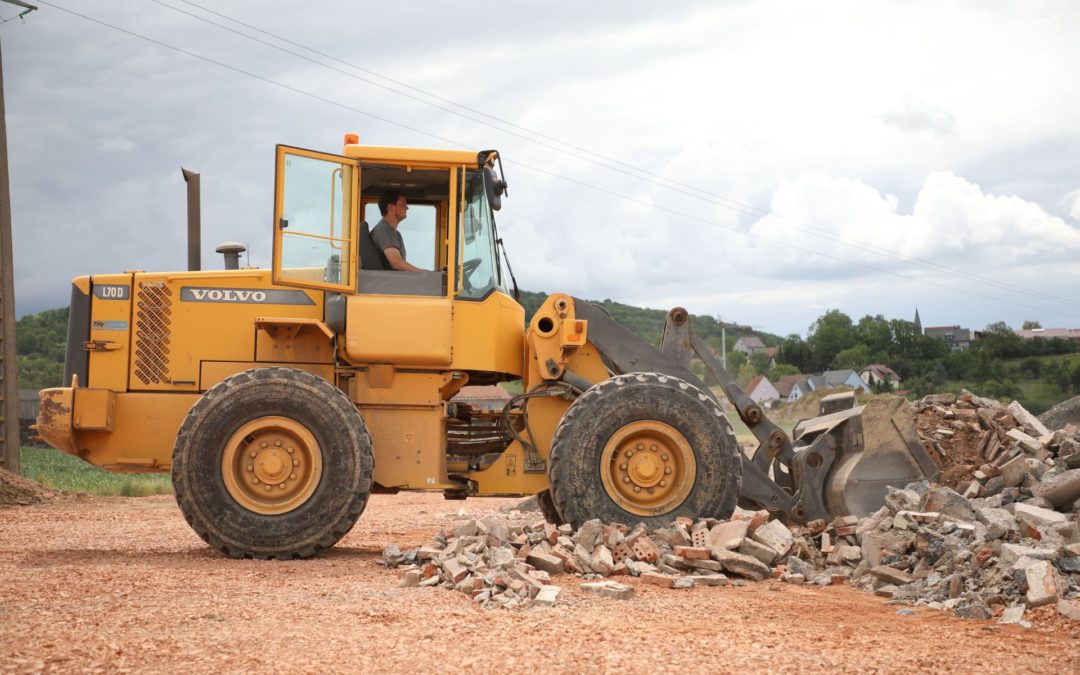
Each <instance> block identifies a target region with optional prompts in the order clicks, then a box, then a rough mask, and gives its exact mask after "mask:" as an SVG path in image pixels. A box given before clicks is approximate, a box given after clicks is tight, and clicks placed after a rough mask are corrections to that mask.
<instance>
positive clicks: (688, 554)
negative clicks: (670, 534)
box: [674, 546, 712, 560]
mask: <svg viewBox="0 0 1080 675" xmlns="http://www.w3.org/2000/svg"><path fill="white" fill-rule="evenodd" d="M674 551H675V555H677V556H679V557H680V558H689V559H690V560H708V559H709V557H710V556H711V555H712V554H711V553H710V552H709V549H707V548H704V547H698V546H676V547H675V549H674Z"/></svg>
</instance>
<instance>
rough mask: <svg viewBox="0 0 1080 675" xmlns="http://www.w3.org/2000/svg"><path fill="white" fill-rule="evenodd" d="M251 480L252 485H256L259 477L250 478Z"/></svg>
mask: <svg viewBox="0 0 1080 675" xmlns="http://www.w3.org/2000/svg"><path fill="white" fill-rule="evenodd" d="M251 482H252V483H253V484H254V485H258V484H259V479H258V478H252V479H251Z"/></svg>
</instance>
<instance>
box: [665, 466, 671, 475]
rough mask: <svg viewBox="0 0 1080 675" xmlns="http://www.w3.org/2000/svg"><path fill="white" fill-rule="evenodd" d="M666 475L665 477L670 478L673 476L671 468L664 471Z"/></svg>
mask: <svg viewBox="0 0 1080 675" xmlns="http://www.w3.org/2000/svg"><path fill="white" fill-rule="evenodd" d="M664 475H665V476H670V475H671V467H670V466H669V467H668V468H666V469H664Z"/></svg>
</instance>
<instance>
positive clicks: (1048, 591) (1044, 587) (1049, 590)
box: [1024, 560, 1058, 607]
mask: <svg viewBox="0 0 1080 675" xmlns="http://www.w3.org/2000/svg"><path fill="white" fill-rule="evenodd" d="M1024 575H1025V576H1026V577H1027V585H1028V591H1027V601H1028V605H1030V606H1031V607H1042V606H1043V605H1049V604H1050V603H1052V602H1057V601H1058V587H1057V574H1056V572H1054V566H1053V565H1052V564H1051V563H1050V562H1049V561H1047V560H1043V561H1040V562H1037V563H1035V564H1034V565H1031V566H1030V567H1028V568H1027V569H1026V570H1024Z"/></svg>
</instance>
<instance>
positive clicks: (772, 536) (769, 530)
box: [752, 520, 795, 558]
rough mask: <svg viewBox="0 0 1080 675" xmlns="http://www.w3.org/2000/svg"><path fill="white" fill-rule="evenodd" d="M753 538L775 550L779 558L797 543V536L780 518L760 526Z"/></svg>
mask: <svg viewBox="0 0 1080 675" xmlns="http://www.w3.org/2000/svg"><path fill="white" fill-rule="evenodd" d="M752 538H753V540H754V541H756V542H758V543H759V544H764V545H765V546H768V547H769V548H771V549H772V550H773V551H775V552H776V557H777V558H782V557H784V556H786V555H787V554H788V551H790V550H791V547H792V546H793V545H794V544H795V537H794V535H792V534H791V530H789V529H788V528H787V525H784V524H783V523H781V522H780V521H779V520H770V521H769V522H767V523H764V524H762V525H760V526H758V528H757V529H756V530H754V534H753V537H752Z"/></svg>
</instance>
